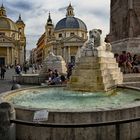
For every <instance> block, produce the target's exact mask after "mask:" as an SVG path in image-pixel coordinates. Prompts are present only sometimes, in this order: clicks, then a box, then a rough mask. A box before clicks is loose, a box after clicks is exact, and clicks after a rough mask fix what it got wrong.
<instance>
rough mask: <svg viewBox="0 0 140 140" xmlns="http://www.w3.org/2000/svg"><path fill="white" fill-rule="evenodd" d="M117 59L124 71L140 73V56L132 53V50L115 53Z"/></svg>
mask: <svg viewBox="0 0 140 140" xmlns="http://www.w3.org/2000/svg"><path fill="white" fill-rule="evenodd" d="M114 56H115V58H116V61H117V62H118V64H119V67H120V68H121V71H122V72H123V73H139V72H140V56H139V55H137V54H134V55H132V54H131V53H130V52H126V51H122V53H121V54H118V53H115V54H114Z"/></svg>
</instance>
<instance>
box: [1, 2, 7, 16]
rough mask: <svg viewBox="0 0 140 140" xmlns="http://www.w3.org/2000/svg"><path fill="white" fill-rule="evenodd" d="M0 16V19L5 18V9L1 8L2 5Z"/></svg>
mask: <svg viewBox="0 0 140 140" xmlns="http://www.w3.org/2000/svg"><path fill="white" fill-rule="evenodd" d="M0 16H1V17H7V15H6V10H5V7H4V6H3V4H2V5H1V7H0Z"/></svg>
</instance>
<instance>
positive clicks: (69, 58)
mask: <svg viewBox="0 0 140 140" xmlns="http://www.w3.org/2000/svg"><path fill="white" fill-rule="evenodd" d="M68 62H71V57H70V46H68Z"/></svg>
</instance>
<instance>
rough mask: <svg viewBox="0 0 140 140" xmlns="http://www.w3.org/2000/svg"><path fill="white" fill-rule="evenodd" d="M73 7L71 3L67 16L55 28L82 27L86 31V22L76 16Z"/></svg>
mask: <svg viewBox="0 0 140 140" xmlns="http://www.w3.org/2000/svg"><path fill="white" fill-rule="evenodd" d="M73 10H74V9H73V7H72V6H71V4H70V5H69V6H68V8H67V14H66V17H65V18H63V19H61V20H60V21H59V22H58V23H57V24H56V26H55V30H62V29H81V30H84V31H86V30H87V27H86V24H85V23H84V22H83V21H82V20H80V19H78V18H76V17H74V12H73Z"/></svg>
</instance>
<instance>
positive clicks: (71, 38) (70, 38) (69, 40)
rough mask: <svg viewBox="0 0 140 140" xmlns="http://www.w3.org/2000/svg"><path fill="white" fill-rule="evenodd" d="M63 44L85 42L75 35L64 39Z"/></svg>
mask: <svg viewBox="0 0 140 140" xmlns="http://www.w3.org/2000/svg"><path fill="white" fill-rule="evenodd" d="M63 42H85V40H84V39H83V38H81V37H79V36H77V35H73V36H70V37H67V38H64V40H63Z"/></svg>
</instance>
